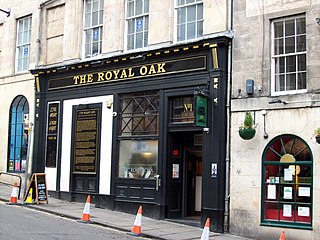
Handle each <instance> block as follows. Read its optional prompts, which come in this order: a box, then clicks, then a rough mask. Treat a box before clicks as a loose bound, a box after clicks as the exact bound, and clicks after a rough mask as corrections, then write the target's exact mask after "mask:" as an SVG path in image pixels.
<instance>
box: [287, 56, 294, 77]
mask: <svg viewBox="0 0 320 240" xmlns="http://www.w3.org/2000/svg"><path fill="white" fill-rule="evenodd" d="M295 71H296V56H290V57H286V72H287V73H289V72H295Z"/></svg>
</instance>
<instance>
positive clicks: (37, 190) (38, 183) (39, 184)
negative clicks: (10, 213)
mask: <svg viewBox="0 0 320 240" xmlns="http://www.w3.org/2000/svg"><path fill="white" fill-rule="evenodd" d="M31 188H32V189H33V191H32V195H33V196H32V199H35V202H36V203H37V204H39V203H47V204H48V189H47V182H46V174H45V173H34V174H33V175H32V177H31V181H30V183H29V186H28V188H27V192H26V194H25V197H24V201H26V200H27V197H28V193H29V192H30V189H31Z"/></svg>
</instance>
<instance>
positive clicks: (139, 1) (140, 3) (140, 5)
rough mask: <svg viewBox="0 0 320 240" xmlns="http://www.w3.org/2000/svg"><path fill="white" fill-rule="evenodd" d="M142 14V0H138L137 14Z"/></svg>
mask: <svg viewBox="0 0 320 240" xmlns="http://www.w3.org/2000/svg"><path fill="white" fill-rule="evenodd" d="M139 14H142V0H137V1H136V14H135V15H139Z"/></svg>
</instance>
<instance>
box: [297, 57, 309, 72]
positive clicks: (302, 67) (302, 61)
mask: <svg viewBox="0 0 320 240" xmlns="http://www.w3.org/2000/svg"><path fill="white" fill-rule="evenodd" d="M297 57H298V71H306V69H307V67H306V66H307V63H306V55H305V54H302V55H298V56H297Z"/></svg>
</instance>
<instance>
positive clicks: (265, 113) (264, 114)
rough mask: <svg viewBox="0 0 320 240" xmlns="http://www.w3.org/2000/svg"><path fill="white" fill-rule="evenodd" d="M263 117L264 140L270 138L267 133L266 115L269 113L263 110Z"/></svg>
mask: <svg viewBox="0 0 320 240" xmlns="http://www.w3.org/2000/svg"><path fill="white" fill-rule="evenodd" d="M261 113H262V115H263V132H264V133H263V138H264V139H267V138H268V137H269V135H268V133H267V131H266V115H267V111H266V110H262V112H261Z"/></svg>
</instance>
